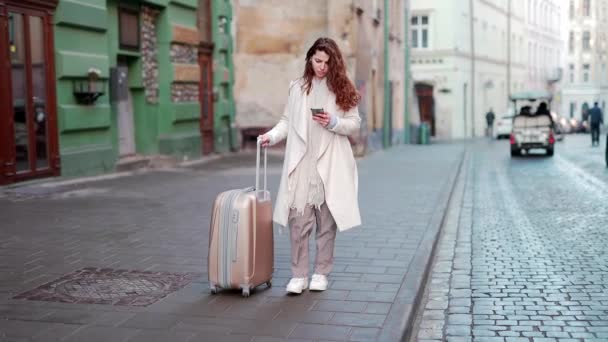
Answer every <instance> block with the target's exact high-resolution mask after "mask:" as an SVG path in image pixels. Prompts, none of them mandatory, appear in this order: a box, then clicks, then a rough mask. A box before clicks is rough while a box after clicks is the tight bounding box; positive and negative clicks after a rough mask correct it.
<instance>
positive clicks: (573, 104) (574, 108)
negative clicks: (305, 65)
mask: <svg viewBox="0 0 608 342" xmlns="http://www.w3.org/2000/svg"><path fill="white" fill-rule="evenodd" d="M574 111H576V102H570V117H571V118H573V117H574Z"/></svg>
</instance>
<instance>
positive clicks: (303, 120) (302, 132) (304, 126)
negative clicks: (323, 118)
mask: <svg viewBox="0 0 608 342" xmlns="http://www.w3.org/2000/svg"><path fill="white" fill-rule="evenodd" d="M298 88H299V89H298V92H299V94H300V96H299V97H298V101H296V102H297V103H295V106H294V108H293V109H294V111H293V113H294V114H295V118H294V120H293V128H294V130H295V131H296V133H297V135H298V137H299V138H300V140H302V142H303V143H304V145H306V142H307V141H308V122H307V119H308V117H307V116H306V114H308V112H309V111H310V110H308V109H307V108H306V102H307V101H306V93H304V91H303V90H302V88H301V87H299V85H298Z"/></svg>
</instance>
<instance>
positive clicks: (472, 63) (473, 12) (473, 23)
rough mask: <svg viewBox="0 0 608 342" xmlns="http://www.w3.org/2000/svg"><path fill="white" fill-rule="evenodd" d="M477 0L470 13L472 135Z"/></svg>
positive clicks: (473, 132)
mask: <svg viewBox="0 0 608 342" xmlns="http://www.w3.org/2000/svg"><path fill="white" fill-rule="evenodd" d="M474 1H475V0H469V13H470V15H471V18H470V19H471V20H470V30H471V136H472V137H475V20H474V19H475V11H474V9H473V6H474Z"/></svg>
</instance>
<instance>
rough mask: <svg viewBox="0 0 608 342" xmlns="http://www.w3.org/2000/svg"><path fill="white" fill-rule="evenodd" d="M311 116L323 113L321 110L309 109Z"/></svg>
mask: <svg viewBox="0 0 608 342" xmlns="http://www.w3.org/2000/svg"><path fill="white" fill-rule="evenodd" d="M310 111H311V112H312V115H318V114H321V113H323V108H310Z"/></svg>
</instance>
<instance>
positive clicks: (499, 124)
mask: <svg viewBox="0 0 608 342" xmlns="http://www.w3.org/2000/svg"><path fill="white" fill-rule="evenodd" d="M513 117H514V115H513V111H508V112H507V113H505V114H504V115H503V116H501V117H500V118H499V119H498V120H497V121H496V126H495V127H494V132H493V133H494V138H495V139H501V138H505V139H508V138H509V136H510V135H511V130H512V129H513Z"/></svg>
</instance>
